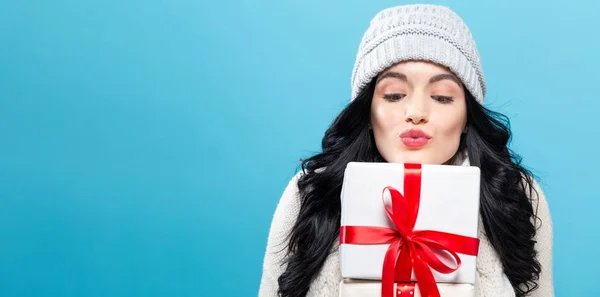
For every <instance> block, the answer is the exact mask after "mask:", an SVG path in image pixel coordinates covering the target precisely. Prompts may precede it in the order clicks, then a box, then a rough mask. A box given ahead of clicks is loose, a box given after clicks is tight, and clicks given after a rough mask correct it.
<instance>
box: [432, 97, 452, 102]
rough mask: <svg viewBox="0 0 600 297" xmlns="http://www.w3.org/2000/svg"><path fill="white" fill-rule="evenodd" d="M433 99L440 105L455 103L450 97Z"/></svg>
mask: <svg viewBox="0 0 600 297" xmlns="http://www.w3.org/2000/svg"><path fill="white" fill-rule="evenodd" d="M431 98H432V99H433V100H435V101H437V102H440V103H451V102H453V101H454V98H452V97H450V96H431Z"/></svg>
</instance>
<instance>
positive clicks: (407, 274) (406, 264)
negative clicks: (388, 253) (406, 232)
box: [395, 242, 413, 282]
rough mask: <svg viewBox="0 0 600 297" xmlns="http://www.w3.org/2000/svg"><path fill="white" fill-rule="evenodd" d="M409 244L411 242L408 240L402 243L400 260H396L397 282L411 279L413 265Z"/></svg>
mask: <svg viewBox="0 0 600 297" xmlns="http://www.w3.org/2000/svg"><path fill="white" fill-rule="evenodd" d="M409 245H410V243H407V242H404V243H403V244H402V249H401V250H400V255H399V256H398V261H396V273H395V276H396V277H395V281H397V282H410V281H411V277H412V270H413V265H412V259H411V251H410V246H409Z"/></svg>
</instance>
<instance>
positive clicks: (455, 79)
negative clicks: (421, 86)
mask: <svg viewBox="0 0 600 297" xmlns="http://www.w3.org/2000/svg"><path fill="white" fill-rule="evenodd" d="M445 79H448V80H451V81H453V82H455V83H456V84H457V85H459V86H462V83H461V81H460V79H458V77H456V75H454V74H448V73H443V74H438V75H436V76H433V77H432V78H430V79H429V84H432V83H436V82H438V81H442V80H445Z"/></svg>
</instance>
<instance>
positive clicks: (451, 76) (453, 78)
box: [375, 71, 462, 86]
mask: <svg viewBox="0 0 600 297" xmlns="http://www.w3.org/2000/svg"><path fill="white" fill-rule="evenodd" d="M386 78H396V79H399V80H401V81H404V82H408V78H407V77H406V75H405V74H402V73H399V72H393V71H390V72H386V73H384V74H382V75H381V76H380V77H378V78H377V81H376V82H375V84H378V83H379V82H380V81H382V80H383V79H386ZM445 79H448V80H451V81H453V82H455V83H456V84H458V85H459V86H462V83H461V81H460V79H458V77H456V75H454V74H449V73H442V74H438V75H435V76H433V77H431V78H430V79H429V84H433V83H436V82H439V81H442V80H445Z"/></svg>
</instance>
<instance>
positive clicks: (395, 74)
mask: <svg viewBox="0 0 600 297" xmlns="http://www.w3.org/2000/svg"><path fill="white" fill-rule="evenodd" d="M388 77H392V78H397V79H399V80H401V81H404V82H408V78H407V77H406V75H405V74H402V73H399V72H393V71H390V72H386V73H384V74H382V75H381V76H380V77H378V78H377V81H376V82H375V84H378V83H379V82H380V81H381V80H383V79H385V78H388Z"/></svg>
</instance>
